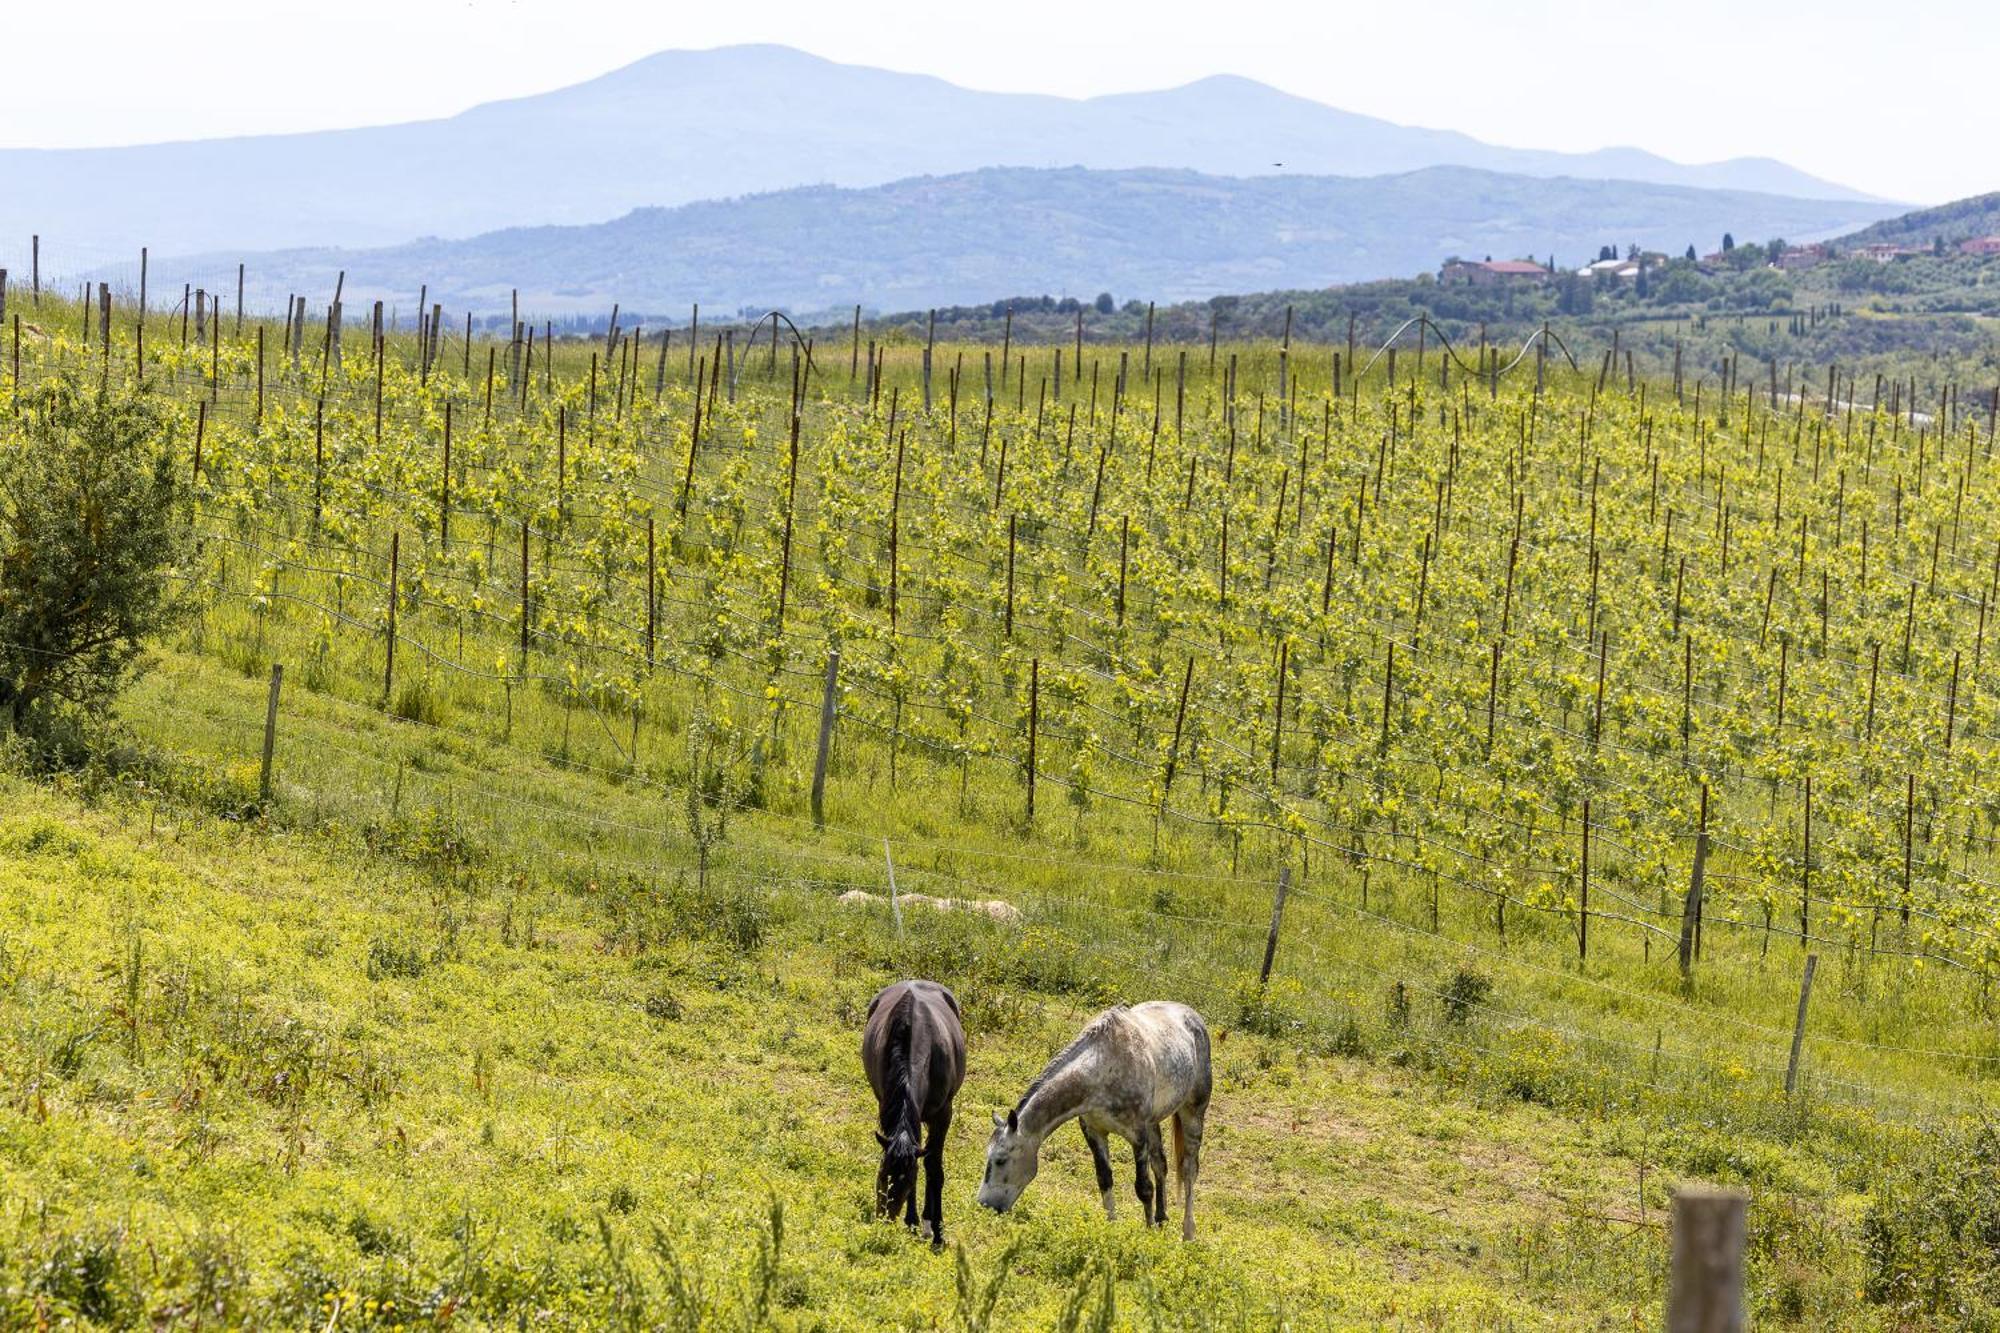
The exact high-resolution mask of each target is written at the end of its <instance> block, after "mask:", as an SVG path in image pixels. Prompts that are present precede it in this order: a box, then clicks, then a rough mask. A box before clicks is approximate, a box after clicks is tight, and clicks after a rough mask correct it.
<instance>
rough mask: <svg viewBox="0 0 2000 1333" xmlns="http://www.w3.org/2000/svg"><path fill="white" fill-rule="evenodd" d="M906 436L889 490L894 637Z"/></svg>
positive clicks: (899, 444)
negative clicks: (898, 532)
mask: <svg viewBox="0 0 2000 1333" xmlns="http://www.w3.org/2000/svg"><path fill="white" fill-rule="evenodd" d="M895 422H896V416H895V408H894V407H893V406H892V407H891V408H890V414H889V424H890V427H891V429H893V428H894V426H895ZM905 438H906V436H898V437H897V440H896V480H895V484H894V486H893V487H892V489H891V490H890V492H889V634H890V637H892V638H893V637H894V636H895V633H896V585H897V584H898V583H900V582H901V581H902V579H901V569H900V566H899V563H898V559H897V557H898V554H899V552H898V549H897V544H896V530H897V528H898V526H899V524H898V521H897V519H898V511H900V510H901V508H902V505H903V440H904V439H905Z"/></svg>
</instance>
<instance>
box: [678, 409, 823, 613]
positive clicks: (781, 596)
mask: <svg viewBox="0 0 2000 1333" xmlns="http://www.w3.org/2000/svg"><path fill="white" fill-rule="evenodd" d="M798 490H799V414H798V413H797V412H796V411H795V412H793V413H792V459H791V471H790V477H789V480H788V481H787V482H786V483H785V544H784V549H783V552H782V554H781V557H780V563H779V566H778V633H779V634H780V635H782V634H783V633H784V632H785V595H786V593H787V592H789V591H790V589H791V584H792V507H793V503H794V501H795V499H796V497H797V495H798ZM652 531H653V528H652V521H651V520H650V519H649V520H647V524H646V533H647V536H646V549H647V552H648V555H647V560H648V561H649V562H650V561H651V559H652V556H651V554H650V553H651V551H652V540H653V539H652Z"/></svg>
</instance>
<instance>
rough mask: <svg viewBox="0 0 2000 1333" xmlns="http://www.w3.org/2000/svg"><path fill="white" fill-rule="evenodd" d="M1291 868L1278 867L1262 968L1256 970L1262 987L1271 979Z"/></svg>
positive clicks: (1265, 938)
mask: <svg viewBox="0 0 2000 1333" xmlns="http://www.w3.org/2000/svg"><path fill="white" fill-rule="evenodd" d="M1291 888H1292V868H1291V867H1290V866H1280V867H1279V869H1278V892H1277V895H1276V896H1275V897H1273V898H1272V899H1271V933H1270V934H1269V935H1267V936H1265V937H1264V966H1263V967H1261V968H1259V969H1258V970H1257V984H1258V985H1259V986H1262V985H1264V984H1265V983H1266V982H1268V981H1269V980H1270V979H1271V964H1272V963H1273V962H1275V961H1276V960H1277V957H1278V926H1279V924H1280V923H1281V922H1282V921H1283V920H1284V917H1285V895H1286V894H1287V893H1289V892H1291Z"/></svg>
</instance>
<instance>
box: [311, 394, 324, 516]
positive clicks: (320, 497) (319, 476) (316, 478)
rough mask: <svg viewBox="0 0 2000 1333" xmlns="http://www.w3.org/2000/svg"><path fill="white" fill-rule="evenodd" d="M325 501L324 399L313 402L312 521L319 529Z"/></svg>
mask: <svg viewBox="0 0 2000 1333" xmlns="http://www.w3.org/2000/svg"><path fill="white" fill-rule="evenodd" d="M325 501H326V399H324V398H320V399H317V400H315V402H314V403H313V521H312V530H313V531H314V532H318V531H319V521H320V514H321V511H322V509H323V507H324V505H325Z"/></svg>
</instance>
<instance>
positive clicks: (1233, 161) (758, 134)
mask: <svg viewBox="0 0 2000 1333" xmlns="http://www.w3.org/2000/svg"><path fill="white" fill-rule="evenodd" d="M1277 164H1283V166H1282V171H1283V172H1289V173H1305V174H1332V175H1377V174H1381V173H1384V172H1401V171H1411V170H1415V169H1418V168H1421V167H1429V166H1441V165H1455V166H1468V167H1478V168H1483V169H1486V170H1495V171H1509V172H1516V173H1520V174H1525V175H1534V176H1565V175H1566V176H1581V177H1594V178H1618V179H1628V180H1639V181H1651V182H1658V183H1668V184H1676V185H1685V186H1691V187H1695V186H1699V187H1715V188H1729V189H1747V190H1757V191H1765V192H1770V193H1777V194H1786V195H1795V196H1803V197H1811V198H1816V199H1841V200H1846V201H1849V202H1854V201H1860V200H1865V199H1867V197H1868V196H1865V195H1862V194H1860V193H1858V192H1856V191H1854V190H1850V189H1847V188H1846V187H1843V186H1840V185H1836V184H1833V183H1831V182H1827V181H1822V180H1818V179H1815V178H1813V177H1811V176H1808V175H1806V174H1805V173H1803V172H1799V171H1797V170H1794V169H1792V168H1790V167H1787V166H1785V165H1783V164H1782V163H1778V162H1773V161H1769V160H1765V159H1748V158H1744V159H1734V160H1731V161H1727V162H1719V163H1712V164H1706V165H1700V166H1686V165H1682V164H1679V163H1674V162H1669V161H1667V160H1666V159H1664V158H1660V157H1657V156H1655V155H1653V154H1650V153H1646V152H1642V151H1640V150H1638V149H1632V148H1616V149H1606V150H1604V151H1601V152H1597V153H1583V154H1565V153H1553V152H1538V151H1533V150H1526V149H1514V148H1500V147H1495V146H1493V145H1490V144H1485V143H1481V142H1479V141H1478V140H1476V139H1473V138H1471V137H1470V136H1468V135H1464V134H1458V133H1451V132H1448V131H1441V130H1428V129H1415V128H1410V127H1406V126H1401V125H1395V124H1392V123H1390V122H1388V121H1383V120H1378V119H1374V118H1372V117H1368V116H1361V115H1355V114H1353V113H1351V112H1346V111H1341V110H1338V109H1336V108H1333V107H1329V106H1325V105H1323V104H1320V103H1317V102H1313V101H1310V100H1308V99H1305V98H1301V97H1294V96H1292V95H1290V94H1287V93H1283V92H1280V91H1279V90H1277V89H1275V88H1271V87H1269V86H1267V85H1264V84H1260V83H1256V82H1253V81H1251V80H1248V79H1241V78H1227V77H1224V78H1212V79H1205V80H1202V81H1200V82H1197V83H1193V84H1189V85H1187V86H1185V87H1181V88H1173V89H1167V90H1163V91H1159V92H1148V93H1135V94H1124V95H1117V96H1107V97H1097V98H1089V99H1083V100H1076V99H1069V98H1058V97H1047V96H1035V95H1028V94H1017V93H991V92H978V91H974V90H971V89H966V88H960V87H957V86H954V85H952V84H950V83H946V82H945V81H944V80H942V79H936V78H930V77H927V76H923V75H916V74H903V73H896V72H892V71H889V70H882V69H871V68H866V67H863V66H855V65H842V64H836V63H835V62H833V61H829V60H823V59H820V58H818V57H816V56H812V55H808V54H806V53H805V52H802V51H797V50H793V49H790V48H787V47H781V46H735V47H725V48H721V49H718V50H711V51H663V52H660V53H658V54H655V55H652V56H648V57H646V58H645V59H643V60H640V61H637V62H635V63H633V64H631V65H628V66H625V67H624V68H622V69H618V70H614V71H612V72H610V73H608V74H605V75H603V76H602V77H599V78H596V79H592V80H589V81H587V82H585V83H581V84H577V85H574V86H572V87H567V88H559V89H556V90H554V91H551V92H547V93H541V94H538V95H535V96H531V97H522V98H514V99H510V100H506V101H498V102H491V103H487V104H484V105H480V106H476V107H473V108H471V109H470V110H467V111H465V112H463V113H462V114H460V115H457V116H452V117H449V118H447V119H442V120H432V121H421V122H413V123H409V124H402V125H390V126H379V127H372V128H363V129H350V130H330V131H324V132H320V133H312V134H290V135H272V136H263V137H249V138H236V139H217V140H204V141H199V142H186V143H170V144H154V145H144V146H139V147H131V148H108V149H84V150H63V151H48V152H42V151H29V150H7V151H0V179H5V180H6V181H7V182H8V184H9V188H8V190H7V191H5V192H4V194H0V237H5V238H6V239H5V242H4V244H0V262H4V260H5V259H6V258H8V257H11V256H12V255H13V254H14V252H15V250H16V249H17V248H18V247H23V246H25V245H26V243H27V238H28V235H29V233H30V232H39V233H41V234H42V236H43V237H44V240H45V243H46V244H48V245H50V246H51V247H53V248H52V249H51V250H50V251H49V252H48V253H49V254H55V255H61V256H65V257H67V259H68V260H69V261H71V262H73V263H79V264H80V263H102V262H107V261H110V260H114V259H115V260H124V259H126V258H128V257H132V256H136V253H137V250H138V247H139V246H141V245H150V246H151V247H152V248H153V252H154V253H155V254H174V253H187V252H190V251H194V250H201V249H210V248H218V249H241V250H250V249H270V248H273V247H275V246H280V245H297V244H310V245H322V244H333V245H350V246H352V245H379V244H386V243H391V242H397V241H402V240H407V239H409V238H411V237H414V236H423V235H440V236H450V237H456V236H468V235H472V234H475V233H478V232H482V231H490V230H493V229H495V228H499V227H507V226H520V225H530V224H539V223H579V222H600V221H604V220H606V219H609V218H613V217H616V216H618V215H619V214H621V213H624V212H627V211H629V210H631V209H633V208H640V207H648V206H667V205H674V204H680V203H686V202H690V201H693V200H698V199H716V198H724V197H729V196H734V195H739V194H745V193H749V192H754V191H765V190H778V189H786V188H789V187H792V186H798V185H810V184H832V185H840V186H850V187H853V186H871V185H880V184H883V183H886V182H888V181H892V180H898V179H901V178H903V177H907V176H914V175H922V174H945V173H951V172H960V171H969V170H975V169H978V168H981V167H990V166H1023V167H1049V166H1069V165H1081V166H1086V167H1098V168H1129V167H1181V168H1188V169H1193V170H1198V171H1204V172H1210V173H1215V174H1221V175H1253V174H1271V173H1276V172H1278V171H1280V170H1281V168H1280V167H1279V166H1278V165H1277ZM113 200H116V201H118V202H119V204H120V205H121V206H120V207H118V208H112V207H110V206H109V205H110V201H113ZM22 258H23V259H24V258H25V257H24V256H23V257H22ZM17 266H18V264H17Z"/></svg>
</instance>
